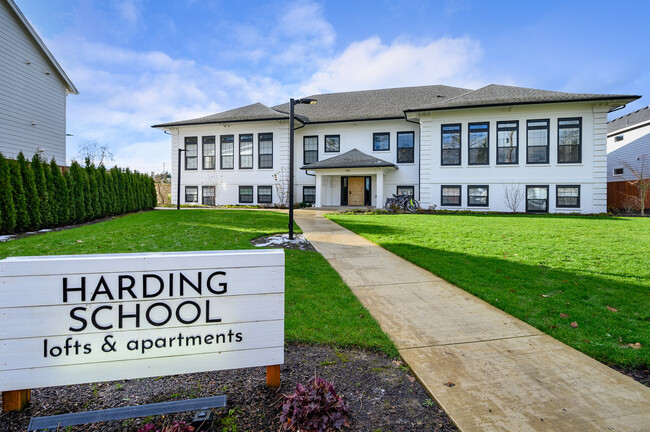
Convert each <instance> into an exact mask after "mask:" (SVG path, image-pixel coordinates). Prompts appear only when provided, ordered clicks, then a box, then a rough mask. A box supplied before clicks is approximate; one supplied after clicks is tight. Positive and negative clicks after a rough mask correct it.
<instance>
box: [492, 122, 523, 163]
mask: <svg viewBox="0 0 650 432" xmlns="http://www.w3.org/2000/svg"><path fill="white" fill-rule="evenodd" d="M505 123H515V124H516V125H517V126H515V128H514V131H515V132H516V135H517V146H516V147H515V159H516V160H517V161H516V162H499V149H500V148H508V147H499V132H500V131H501V130H500V129H499V125H501V124H505ZM503 130H506V131H509V130H513V129H512V128H506V129H503ZM488 135H489V132H488ZM488 148H489V143H488ZM496 148H497V165H519V120H509V121H498V122H497V140H496ZM488 158H489V156H488Z"/></svg>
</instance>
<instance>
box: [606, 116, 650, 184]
mask: <svg viewBox="0 0 650 432" xmlns="http://www.w3.org/2000/svg"><path fill="white" fill-rule="evenodd" d="M618 135H622V136H623V139H622V140H621V141H614V138H615V136H618ZM644 154H645V155H648V156H649V157H650V124H648V125H646V126H643V127H640V128H638V129H634V130H632V131H629V132H624V133H617V134H615V135H612V136H611V137H609V138H607V181H608V182H618V181H630V180H636V177H635V176H634V174H632V172H631V171H630V169H629V168H628V167H626V166H625V165H624V163H623V162H627V163H629V164H631V165H632V166H633V167H634V168H635V169H637V170H639V171H640V169H641V161H638V160H637V158H638V157H639V156H641V155H644ZM615 168H623V175H614V169H615ZM644 171H645V173H644V177H645V178H650V161H646V165H645V168H644Z"/></svg>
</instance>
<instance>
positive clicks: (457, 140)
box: [441, 124, 461, 165]
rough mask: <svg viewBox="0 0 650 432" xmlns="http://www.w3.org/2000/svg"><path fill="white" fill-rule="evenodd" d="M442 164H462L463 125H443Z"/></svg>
mask: <svg viewBox="0 0 650 432" xmlns="http://www.w3.org/2000/svg"><path fill="white" fill-rule="evenodd" d="M441 142H442V155H441V164H442V165H460V144H461V125H460V124H443V125H442V139H441Z"/></svg>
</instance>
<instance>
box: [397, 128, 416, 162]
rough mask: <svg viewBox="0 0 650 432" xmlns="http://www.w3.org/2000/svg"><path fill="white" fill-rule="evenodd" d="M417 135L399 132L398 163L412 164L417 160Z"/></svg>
mask: <svg viewBox="0 0 650 432" xmlns="http://www.w3.org/2000/svg"><path fill="white" fill-rule="evenodd" d="M414 147H415V134H414V133H413V132H399V133H398V134H397V162H401V163H412V162H413V161H414V159H415V148H414Z"/></svg>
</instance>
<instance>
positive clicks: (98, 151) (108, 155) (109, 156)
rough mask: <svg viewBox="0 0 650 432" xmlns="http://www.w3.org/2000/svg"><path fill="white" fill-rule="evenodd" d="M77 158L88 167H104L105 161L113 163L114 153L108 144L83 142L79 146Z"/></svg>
mask: <svg viewBox="0 0 650 432" xmlns="http://www.w3.org/2000/svg"><path fill="white" fill-rule="evenodd" d="M77 157H78V158H79V159H81V160H83V161H85V162H86V164H88V165H95V166H102V165H104V160H109V161H113V160H114V159H113V153H112V152H111V150H110V148H109V147H108V144H100V143H98V142H97V141H89V140H83V141H81V142H80V143H79V145H78V146H77Z"/></svg>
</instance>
